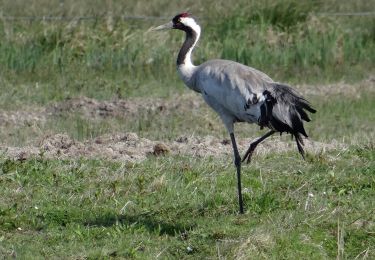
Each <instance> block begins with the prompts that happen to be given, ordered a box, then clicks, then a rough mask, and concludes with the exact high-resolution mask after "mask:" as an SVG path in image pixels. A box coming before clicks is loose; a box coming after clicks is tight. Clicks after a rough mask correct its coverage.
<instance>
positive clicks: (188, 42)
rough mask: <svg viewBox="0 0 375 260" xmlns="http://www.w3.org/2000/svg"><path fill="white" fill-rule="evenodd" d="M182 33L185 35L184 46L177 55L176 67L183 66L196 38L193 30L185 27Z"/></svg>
mask: <svg viewBox="0 0 375 260" xmlns="http://www.w3.org/2000/svg"><path fill="white" fill-rule="evenodd" d="M184 31H185V33H186V38H185V42H184V44H183V45H182V47H181V50H180V52H179V53H178V57H177V66H180V65H182V64H185V62H186V60H185V59H186V55H187V54H188V52H189V51H190V50H191V48H192V47H193V45H194V43H195V41H196V40H197V37H198V35H197V33H196V32H195V31H194V30H193V29H191V28H190V27H186V28H185V29H184Z"/></svg>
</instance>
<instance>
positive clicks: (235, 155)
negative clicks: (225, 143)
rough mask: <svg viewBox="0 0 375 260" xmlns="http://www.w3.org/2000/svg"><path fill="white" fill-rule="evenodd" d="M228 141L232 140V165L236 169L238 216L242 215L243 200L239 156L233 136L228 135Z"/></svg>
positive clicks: (231, 134)
mask: <svg viewBox="0 0 375 260" xmlns="http://www.w3.org/2000/svg"><path fill="white" fill-rule="evenodd" d="M230 139H231V140H232V146H233V152H234V165H235V166H236V169H237V190H238V203H239V206H240V214H243V213H244V211H243V200H242V191H241V156H240V153H239V152H238V148H237V143H236V139H235V138H234V134H233V133H230Z"/></svg>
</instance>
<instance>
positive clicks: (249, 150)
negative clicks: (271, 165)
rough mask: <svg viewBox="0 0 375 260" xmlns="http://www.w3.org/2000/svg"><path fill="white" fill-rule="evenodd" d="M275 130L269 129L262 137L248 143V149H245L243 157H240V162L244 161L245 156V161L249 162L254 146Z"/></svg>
mask: <svg viewBox="0 0 375 260" xmlns="http://www.w3.org/2000/svg"><path fill="white" fill-rule="evenodd" d="M275 132H276V131H273V130H271V131H269V132H268V133H267V134H265V135H263V136H262V137H260V138H258V139H257V140H255V141H254V142H252V143H251V144H250V147H249V149H247V151H246V153H245V155H244V157H243V158H242V162H244V161H245V160H246V158H247V161H246V163H249V162H250V161H251V156H252V155H253V152H254V151H255V148H256V147H257V145H258V144H260V143H261V142H262V141H264V139H266V138H267V137H270V136H271V135H273V134H274V133H275Z"/></svg>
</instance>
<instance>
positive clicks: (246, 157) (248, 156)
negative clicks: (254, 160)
mask: <svg viewBox="0 0 375 260" xmlns="http://www.w3.org/2000/svg"><path fill="white" fill-rule="evenodd" d="M255 147H256V145H253V144H250V147H249V149H247V151H246V153H245V155H244V156H243V158H242V162H244V161H245V160H246V163H247V164H249V163H250V162H251V157H252V156H253V153H254V150H255Z"/></svg>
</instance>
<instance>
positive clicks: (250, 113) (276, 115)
mask: <svg viewBox="0 0 375 260" xmlns="http://www.w3.org/2000/svg"><path fill="white" fill-rule="evenodd" d="M153 29H154V30H165V29H177V30H181V31H184V32H185V35H186V37H185V41H184V43H183V45H182V47H181V49H180V51H179V53H178V56H177V71H178V74H179V76H180V78H181V79H182V81H183V82H184V83H185V85H186V86H187V87H189V88H190V89H192V90H194V91H196V92H198V93H200V94H201V95H202V97H203V99H204V100H205V102H206V103H207V104H208V105H209V106H210V107H211V108H212V109H213V110H215V111H216V112H217V113H218V114H219V116H220V118H221V120H222V121H223V123H224V125H225V127H226V129H227V131H228V133H229V135H230V139H231V142H232V147H233V153H234V165H235V167H236V172H237V191H238V203H239V213H240V214H243V213H244V207H243V199H242V191H241V163H242V162H244V161H245V160H246V162H247V163H249V162H250V161H251V158H252V155H253V152H254V150H255V148H256V146H257V145H258V144H259V143H261V142H262V141H264V140H265V139H266V138H268V137H270V136H271V135H273V134H274V133H276V132H278V133H280V135H281V134H282V133H283V132H286V133H289V134H291V135H292V137H294V139H295V142H296V145H297V148H298V151H299V153H300V154H301V155H302V157H303V158H304V150H303V145H304V143H303V138H302V136H304V137H306V138H307V137H308V136H307V134H306V131H305V129H304V125H303V121H306V122H309V121H310V117H309V115H308V114H307V112H306V111H305V110H307V111H308V112H311V113H315V112H316V110H315V109H314V108H312V107H311V105H310V103H309V102H308V101H307V100H306V99H305V98H304V97H302V96H301V95H300V94H299V93H298V92H297V91H296V90H294V89H293V88H291V87H290V86H288V85H286V84H282V83H278V82H274V81H273V80H272V79H271V78H270V77H269V76H268V75H266V74H265V73H263V72H261V71H259V70H256V69H254V68H251V67H248V66H246V65H243V64H240V63H238V62H235V61H230V60H221V59H215V60H209V61H206V62H204V63H202V64H201V65H199V66H195V65H194V64H193V63H192V60H191V54H192V51H193V49H194V47H195V45H196V44H197V42H198V40H199V37H200V34H201V28H200V26H199V25H198V24H197V22H196V21H195V20H194V18H193V17H192V16H191V15H190V14H189V13H181V14H178V15H176V16H175V17H174V18H173V19H172V20H171V21H170V22H168V23H166V24H164V25H160V26H158V27H156V28H153ZM237 122H247V123H255V124H257V125H259V126H260V128H261V129H263V128H264V127H266V128H269V131H268V132H267V133H266V134H265V135H263V136H261V137H260V138H258V139H256V140H255V141H253V142H252V143H251V144H250V146H249V148H248V149H247V151H246V153H245V155H244V156H243V158H242V159H241V157H240V154H239V151H238V148H237V143H236V139H235V136H234V123H237Z"/></svg>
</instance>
